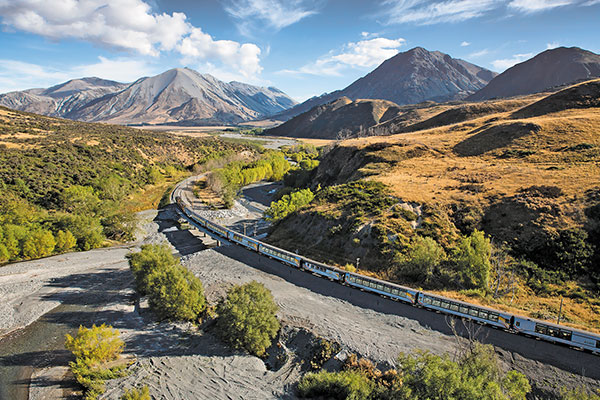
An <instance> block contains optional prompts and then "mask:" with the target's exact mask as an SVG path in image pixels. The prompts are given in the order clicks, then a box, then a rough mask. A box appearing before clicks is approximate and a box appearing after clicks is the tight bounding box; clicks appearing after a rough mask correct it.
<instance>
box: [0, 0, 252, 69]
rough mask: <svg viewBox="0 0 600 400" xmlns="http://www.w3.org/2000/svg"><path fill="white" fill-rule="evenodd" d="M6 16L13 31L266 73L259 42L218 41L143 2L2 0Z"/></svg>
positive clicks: (182, 19) (0, 12)
mask: <svg viewBox="0 0 600 400" xmlns="http://www.w3.org/2000/svg"><path fill="white" fill-rule="evenodd" d="M0 15H1V16H2V17H1V18H2V24H4V25H5V26H7V27H10V28H13V29H17V30H21V31H25V32H29V33H33V34H38V35H41V36H44V37H47V38H50V39H54V40H59V39H77V40H84V41H88V42H91V43H94V44H97V45H100V46H103V47H109V48H116V49H118V50H125V51H128V52H132V53H137V54H141V55H144V56H151V57H156V56H159V55H160V54H161V53H162V52H179V53H180V54H182V55H183V56H185V57H186V58H187V59H195V60H196V61H198V62H200V61H202V62H213V63H214V62H219V63H222V64H223V65H224V66H229V68H234V69H236V71H235V72H237V73H240V74H242V75H243V76H253V75H255V74H259V73H260V72H261V70H262V68H261V67H260V59H259V56H260V49H259V48H258V46H256V45H255V44H252V43H243V44H242V43H238V42H234V41H229V40H214V39H213V38H212V37H211V36H210V35H208V34H207V33H204V32H203V31H202V30H201V29H200V28H198V27H194V26H193V25H191V24H190V23H189V22H188V21H187V17H186V15H185V14H183V13H178V12H174V13H172V14H167V13H153V12H152V8H151V7H150V5H149V4H148V3H146V2H145V1H143V0H55V1H47V0H11V1H6V0H0ZM105 66H106V67H107V68H109V67H110V65H105Z"/></svg>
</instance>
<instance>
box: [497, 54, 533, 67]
mask: <svg viewBox="0 0 600 400" xmlns="http://www.w3.org/2000/svg"><path fill="white" fill-rule="evenodd" d="M533 56H534V54H533V53H525V54H515V55H513V56H512V57H511V58H505V59H501V60H495V61H492V65H493V66H494V68H495V69H496V70H497V71H504V70H506V69H508V68H510V67H512V66H513V65H515V64H518V63H521V62H523V61H525V60H528V59H530V58H531V57H533Z"/></svg>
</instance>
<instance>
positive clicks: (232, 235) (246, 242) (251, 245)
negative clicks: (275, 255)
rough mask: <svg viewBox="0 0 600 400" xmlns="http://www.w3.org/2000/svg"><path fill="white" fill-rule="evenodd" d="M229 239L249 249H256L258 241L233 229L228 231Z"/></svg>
mask: <svg viewBox="0 0 600 400" xmlns="http://www.w3.org/2000/svg"><path fill="white" fill-rule="evenodd" d="M229 239H230V240H232V241H233V242H236V243H239V244H241V245H242V246H244V247H246V248H248V249H250V250H254V251H258V245H259V243H260V242H259V241H258V240H255V239H250V238H249V237H248V236H245V235H242V234H241V233H237V232H234V231H229Z"/></svg>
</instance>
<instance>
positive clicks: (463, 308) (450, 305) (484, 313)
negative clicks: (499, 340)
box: [417, 293, 512, 329]
mask: <svg viewBox="0 0 600 400" xmlns="http://www.w3.org/2000/svg"><path fill="white" fill-rule="evenodd" d="M417 304H419V305H421V306H423V307H425V308H428V309H430V310H436V311H440V312H443V313H446V314H452V315H456V316H458V317H464V318H469V319H472V320H474V321H478V322H481V323H484V324H488V325H492V326H496V327H498V328H502V329H510V327H511V326H510V325H511V317H512V315H511V314H508V313H505V312H503V311H498V310H494V309H492V308H487V307H482V306H476V305H473V304H470V303H465V302H464V301H459V300H454V299H449V298H446V297H443V296H437V295H433V294H429V293H420V295H419V301H418V302H417Z"/></svg>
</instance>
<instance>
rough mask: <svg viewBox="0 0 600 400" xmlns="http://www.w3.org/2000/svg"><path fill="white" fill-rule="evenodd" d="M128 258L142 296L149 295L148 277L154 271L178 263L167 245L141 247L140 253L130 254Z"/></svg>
mask: <svg viewBox="0 0 600 400" xmlns="http://www.w3.org/2000/svg"><path fill="white" fill-rule="evenodd" d="M128 258H129V267H130V268H131V272H132V273H133V276H134V278H135V283H136V287H137V290H138V292H140V293H141V294H142V295H145V294H148V293H149V291H150V282H149V277H150V276H151V275H152V274H153V273H154V272H155V271H157V270H160V269H164V268H167V267H170V266H172V265H176V264H177V263H178V262H179V261H178V260H177V259H176V258H175V257H173V254H171V250H170V249H169V247H168V246H167V245H156V244H147V245H143V246H142V249H141V251H139V252H137V253H133V254H130V255H129V256H128Z"/></svg>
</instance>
